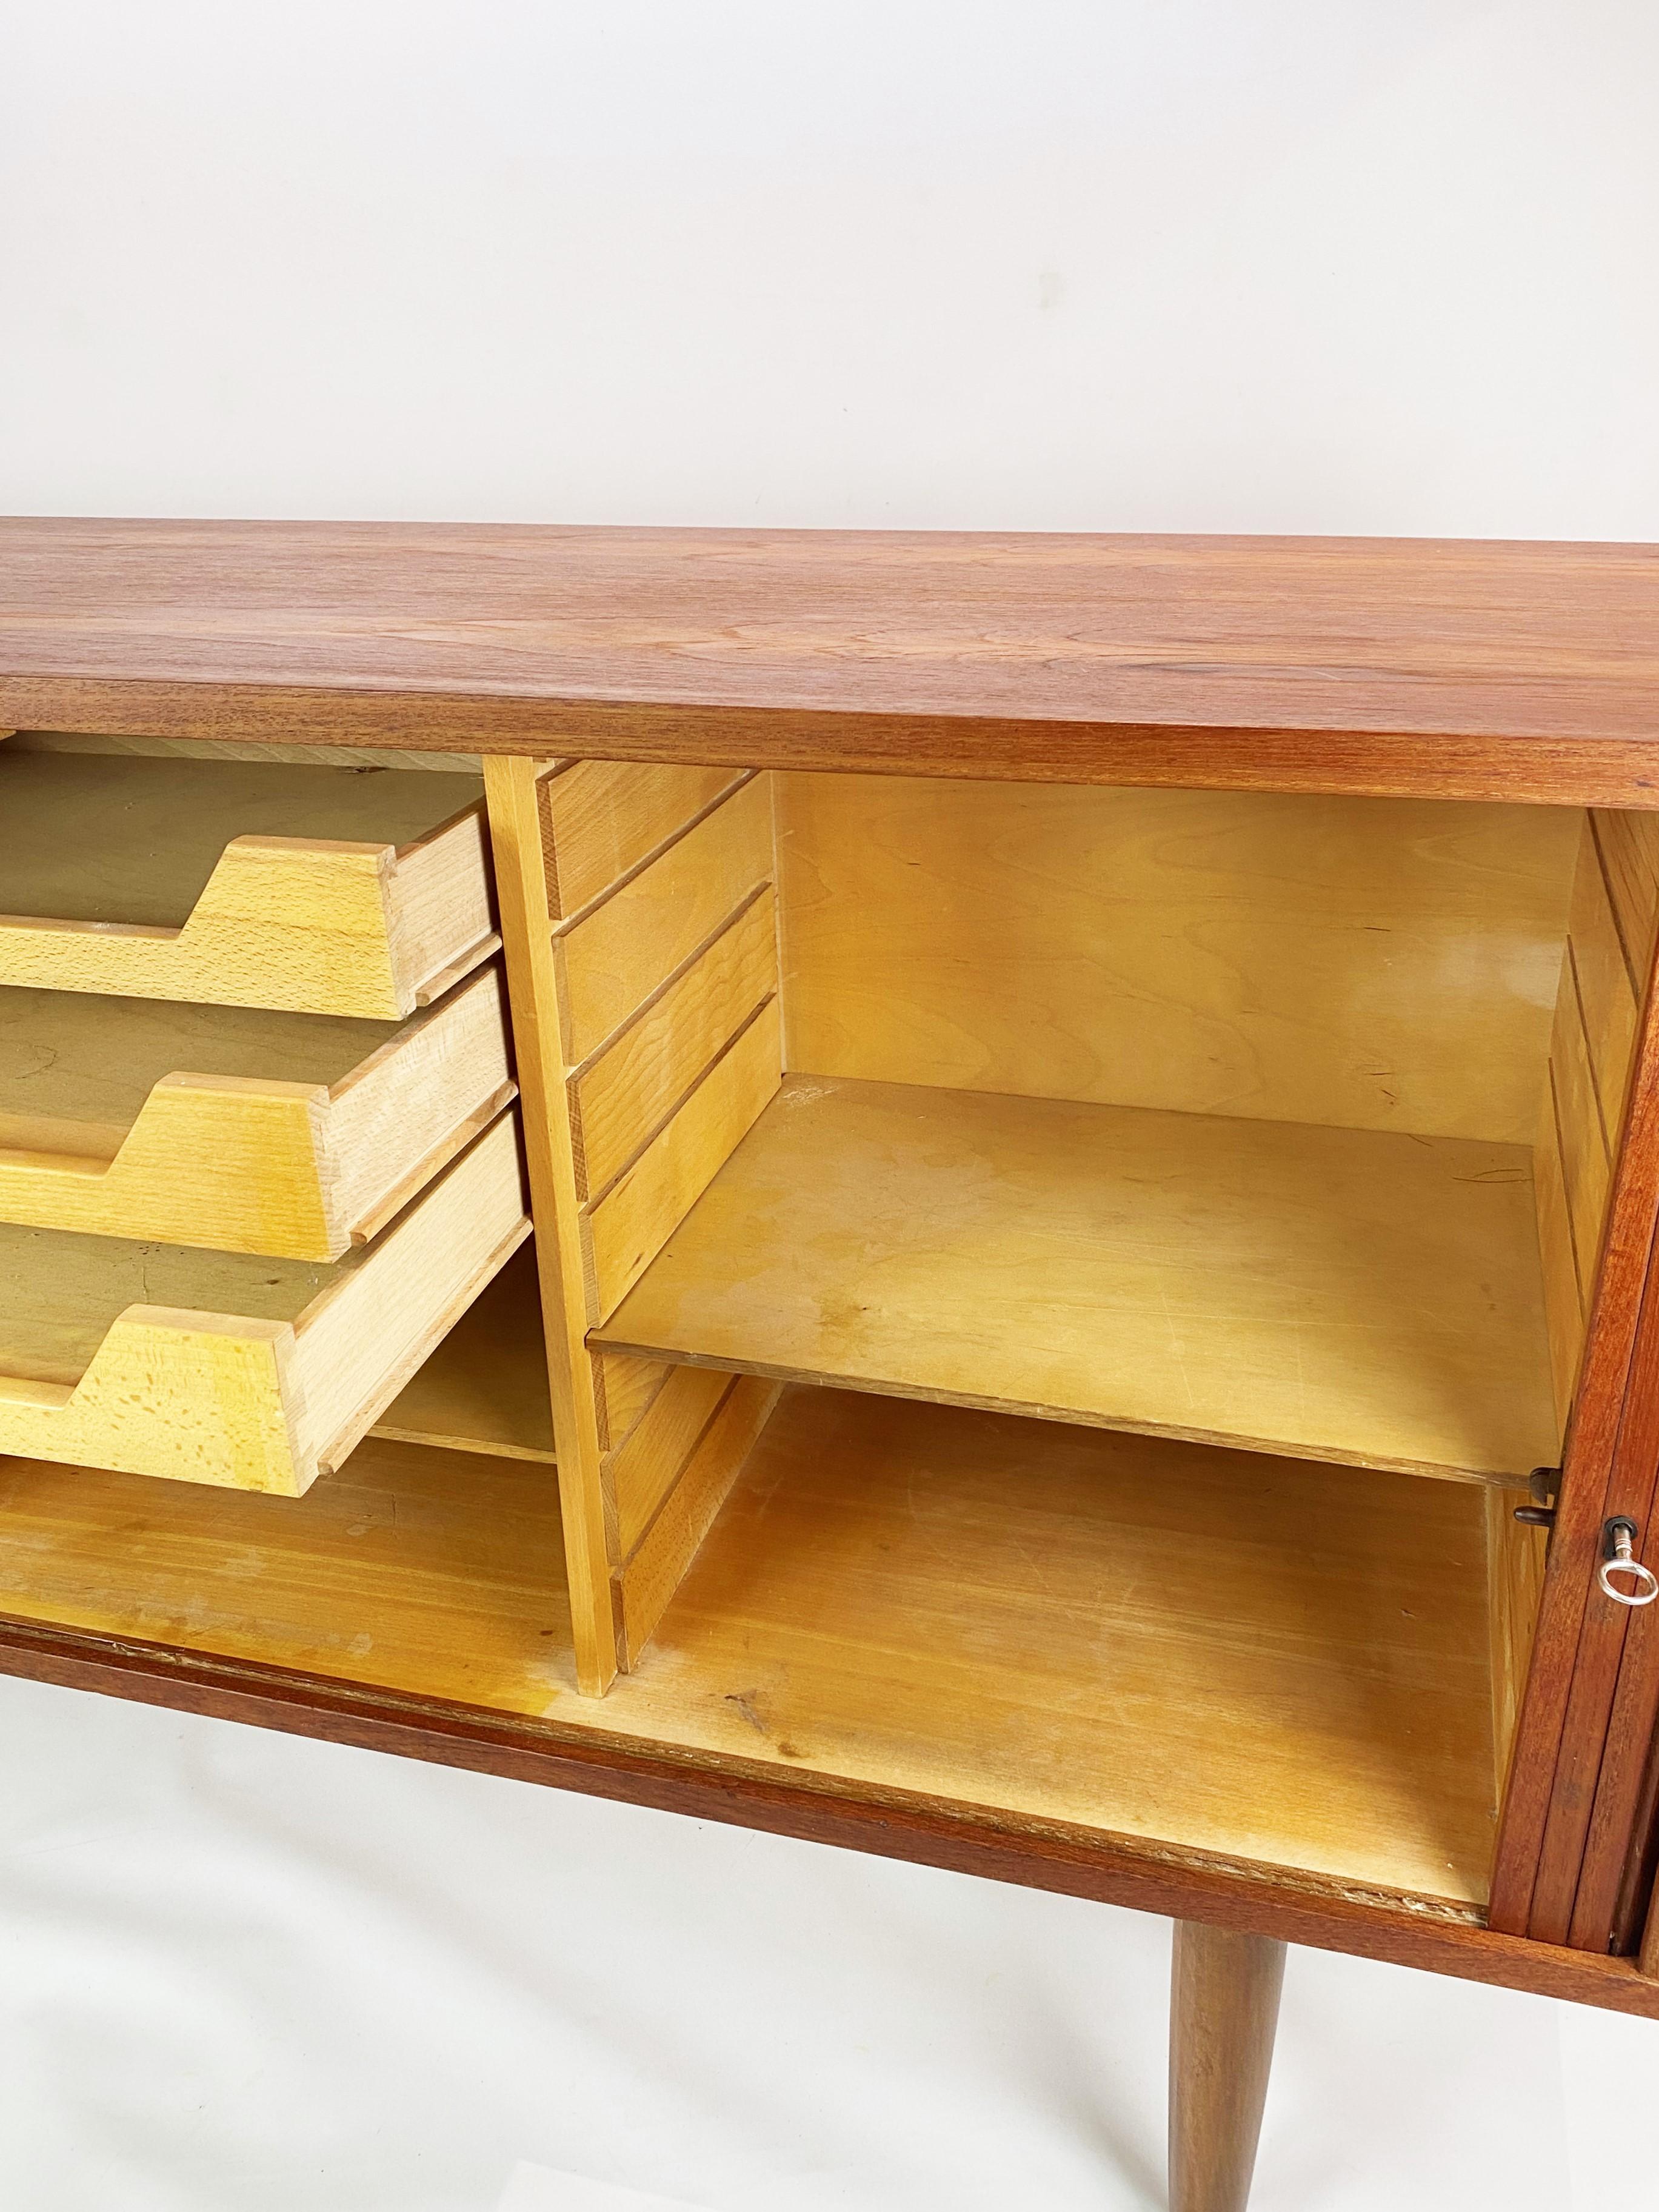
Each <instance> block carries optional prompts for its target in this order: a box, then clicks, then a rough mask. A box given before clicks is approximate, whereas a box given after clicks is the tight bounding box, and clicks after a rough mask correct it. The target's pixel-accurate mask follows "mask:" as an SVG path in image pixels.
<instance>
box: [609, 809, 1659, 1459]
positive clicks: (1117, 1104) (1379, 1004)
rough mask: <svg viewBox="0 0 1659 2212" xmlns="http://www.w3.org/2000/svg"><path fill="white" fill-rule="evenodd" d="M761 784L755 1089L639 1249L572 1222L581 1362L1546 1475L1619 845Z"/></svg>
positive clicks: (1568, 1368)
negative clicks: (766, 1063) (769, 848)
mask: <svg viewBox="0 0 1659 2212" xmlns="http://www.w3.org/2000/svg"><path fill="white" fill-rule="evenodd" d="M772 781H773V784H774V792H773V804H774V813H775V860H774V864H773V889H774V891H775V915H776V924H777V930H778V941H779V947H780V957H779V966H778V971H777V1000H778V1010H779V1014H780V1017H781V1019H780V1022H779V1031H778V1034H779V1040H780V1044H779V1054H778V1070H777V1072H778V1075H779V1081H778V1083H777V1084H776V1085H775V1086H774V1090H773V1094H772V1095H770V1096H769V1097H768V1099H767V1101H766V1103H765V1104H764V1108H763V1110H762V1111H761V1112H760V1113H759V1114H758V1115H757V1116H756V1117H755V1118H754V1119H753V1121H752V1126H750V1127H748V1128H747V1129H746V1131H745V1132H744V1133H742V1135H741V1138H740V1140H739V1141H737V1142H735V1143H734V1144H732V1145H731V1146H729V1147H727V1148H726V1152H725V1154H724V1156H723V1157H721V1158H716V1159H715V1160H714V1165H715V1166H716V1167H717V1169H718V1172H715V1173H714V1174H713V1176H712V1178H711V1179H710V1180H709V1181H708V1184H707V1187H706V1188H704V1189H703V1190H702V1193H701V1194H700V1196H699V1197H698V1198H697V1200H696V1203H694V1204H692V1205H691V1206H689V1207H688V1208H686V1210H685V1211H684V1214H683V1215H682V1216H681V1218H679V1219H678V1220H677V1221H676V1222H674V1223H673V1224H672V1225H671V1231H670V1233H668V1234H667V1235H666V1236H665V1237H664V1238H663V1240H662V1242H661V1243H660V1245H659V1248H658V1249H655V1250H654V1251H648V1250H646V1249H643V1247H644V1245H645V1244H646V1243H647V1241H648V1240H647V1239H645V1238H641V1237H639V1236H638V1235H635V1236H633V1237H630V1238H629V1239H625V1240H623V1249H618V1250H617V1251H615V1252H611V1251H608V1250H607V1249H605V1247H604V1244H603V1241H602V1240H596V1258H595V1265H594V1268H593V1279H592V1293H593V1301H592V1303H593V1307H594V1308H595V1309H596V1310H593V1312H592V1318H593V1320H594V1322H595V1323H596V1328H595V1330H594V1334H593V1338H592V1341H593V1342H594V1343H595V1345H596V1346H599V1347H600V1348H601V1349H603V1350H605V1351H608V1352H616V1353H621V1354H625V1355H629V1356H631V1357H633V1358H650V1359H657V1360H666V1361H684V1362H692V1363H696V1362H707V1363H708V1364H713V1365H717V1366H721V1367H726V1368H732V1369H738V1370H744V1371H748V1372H751V1373H754V1374H757V1375H763V1376H771V1377H774V1378H776V1379H779V1380H786V1381H787V1380H804V1381H811V1382H814V1383H828V1384H836V1385H844V1386H851V1387H854V1388H858V1389H872V1390H878V1391H890V1392H893V1393H896V1394H898V1395H915V1396H918V1397H922V1398H927V1399H931V1400H936V1401H944V1402H948V1403H953V1404H959V1405H968V1406H978V1407H988V1408H992V1409H1000V1408H1011V1409H1017V1410H1019V1411H1021V1412H1024V1413H1030V1414H1036V1415H1039V1416H1042V1417H1043V1418H1046V1419H1060V1420H1074V1421H1079V1422H1084V1423H1089V1424H1097V1425H1103V1426H1109V1427H1114V1428H1122V1429H1127V1430H1132V1431H1139V1432H1142V1433H1147V1434H1160V1435H1169V1436H1175V1437H1185V1438H1190V1439H1195V1440H1200V1441H1205V1442H1211V1443H1224V1444H1229V1445H1239V1446H1243V1447H1247V1448H1249V1449H1258V1450H1268V1451H1284V1452H1287V1453H1292V1454H1301V1455H1314V1456H1317V1457H1318V1458H1320V1459H1322V1460H1325V1461H1331V1462H1343V1463H1349V1464H1353V1465H1358V1466H1364V1467H1371V1468H1383V1469H1400V1470H1404V1471H1410V1472H1415V1473H1419V1474H1434V1475H1445V1476H1452V1477H1462V1478H1471V1477H1472V1478H1474V1479H1477V1480H1488V1481H1497V1482H1500V1483H1505V1484H1524V1483H1525V1481H1526V1480H1527V1477H1528V1474H1529V1473H1530V1471H1531V1469H1532V1468H1534V1467H1538V1466H1543V1465H1549V1464H1552V1463H1553V1462H1554V1460H1555V1458H1556V1456H1557V1455H1558V1452H1559V1443H1560V1433H1561V1425H1562V1422H1563V1419H1564V1416H1565V1408H1566V1406H1567V1404H1568V1402H1569V1401H1570V1398H1571V1389H1572V1386H1573V1382H1574V1379H1575V1373H1576V1365H1577V1357H1578V1352H1579V1349H1580V1346H1581V1345H1582V1338H1583V1325H1584V1315H1585V1310H1586V1306H1587V1303H1588V1297H1589V1290H1590V1287H1591V1282H1592V1279H1593V1274H1594V1268H1595V1256H1596V1251H1597V1248H1598V1244H1599V1240H1600V1234H1601V1224H1602V1218H1603V1216H1604V1213H1605V1209H1606V1205H1607V1193H1608V1188H1609V1184H1610V1178H1611V1166H1612V1159H1613V1151H1614V1148H1615V1146H1616V1143H1617V1138H1618V1131H1619V1122H1620V1111H1621V1107H1622V1102H1623V1095H1624V1089H1625V1084H1626V1078H1627V1073H1628V1069H1629V1066H1630V1060H1631V1054H1632V1047H1633V1042H1634V1036H1635V1027H1636V1013H1637V1006H1638V997H1637V992H1638V978H1640V977H1641V976H1643V975H1644V973H1645V962H1646V958H1647V955H1648V948H1649V945H1650V940H1651V935H1652V930H1653V915H1654V905H1655V884H1656V882H1659V860H1656V854H1659V847H1656V845H1655V844H1654V842H1653V841H1652V839H1651V838H1650V836H1648V835H1647V834H1646V831H1647V823H1646V822H1645V820H1644V818H1642V817H1597V819H1596V820H1595V821H1592V820H1590V819H1589V817H1585V816H1584V815H1583V814H1581V813H1574V812H1570V811H1565V810H1559V809H1541V808H1528V807H1519V806H1504V805H1468V804H1460V803H1453V802H1437V801H1415V800H1401V799H1325V798H1318V797H1305V796H1272V795H1265V796H1264V795H1262V794H1259V793H1212V792H1188V791H1144V790H1120V789H1110V788H1102V787H1075V788H1074V787H1054V786H1038V785H997V784H981V783H967V782H959V783H942V782H939V781H911V780H908V779H902V778H891V779H890V778H876V777H867V776H866V777H859V776H833V775H784V776H778V777H775V778H774V779H772ZM1621 901H1622V902H1623V911H1621V905H1620V902H1621ZM579 952H580V945H577V944H576V943H574V942H573V944H572V946H571V956H572V958H573V960H574V959H575V957H576V956H577V955H578V953H579ZM633 1018H634V1019H635V1020H637V1019H639V1018H640V1017H639V1016H638V1015H635V1016H634V1017H633ZM628 1028H629V1024H628V1023H624V1024H622V1025H621V1031H620V1034H619V1035H618V1036H617V1038H615V1039H614V1040H613V1039H611V1038H605V1039H602V1040H601V1041H600V1042H599V1045H598V1046H597V1047H596V1048H593V1049H592V1051H591V1052H590V1054H589V1056H588V1065H589V1066H590V1067H598V1066H602V1065H603V1062H604V1060H605V1055H606V1054H607V1053H608V1052H617V1051H621V1050H625V1049H626V1043H627V1030H628ZM589 1079H590V1080H591V1077H590V1078H589ZM617 1180H620V1181H621V1182H624V1183H625V1182H626V1181H627V1172H626V1168H625V1167H624V1168H623V1170H622V1171H621V1173H620V1176H618V1177H617ZM607 1196H608V1193H607V1192H606V1191H605V1190H604V1189H601V1190H600V1191H599V1194H598V1195H597V1198H595V1197H594V1196H592V1194H590V1200H589V1212H590V1215H592V1216H593V1217H595V1218H597V1219H602V1218H603V1215H604V1212H605V1200H606V1197H607Z"/></svg>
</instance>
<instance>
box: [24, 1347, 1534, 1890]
mask: <svg viewBox="0 0 1659 2212" xmlns="http://www.w3.org/2000/svg"><path fill="white" fill-rule="evenodd" d="M0 1501H3V1512H0V1594H3V1595H0V1609H3V1610H4V1611H5V1612H8V1613H14V1614H21V1615H22V1616H24V1617H25V1618H27V1619H30V1620H43V1621H49V1622H53V1623H58V1624H61V1625H64V1626H74V1627H77V1628H82V1629H92V1630H96V1631H99V1632H104V1633H107V1634H110V1635H112V1636H118V1637H136V1638H149V1639H155V1640H159V1641H161V1642H163V1643H167V1644H179V1645H182V1646H184V1647H185V1648H187V1649H190V1650H198V1651H212V1652H215V1653H219V1654H223V1655H226V1656H230V1657H233V1658H243V1659H249V1660H254V1661H262V1662H268V1663H271V1664H275V1665H279V1666H283V1667H290V1668H303V1669H307V1670H309V1671H312V1672H315V1673H319V1674H325V1675H329V1676H332V1677H334V1678H336V1679H338V1680H348V1681H353V1682H359V1683H372V1684H375V1685H380V1686H386V1687H388V1688H391V1689H393V1690H396V1691H398V1692H405V1693H408V1694H410V1695H416V1696H429V1697H437V1698H447V1699H456V1700H459V1701H460V1702H462V1703H464V1704H467V1705H483V1706H486V1707H490V1708H493V1709H495V1710H496V1711H502V1712H508V1713H513V1714H516V1715H523V1716H528V1717H532V1718H533V1719H534V1720H537V1721H546V1722H547V1723H549V1724H550V1729H552V1730H553V1731H556V1732H557V1731H562V1732H563V1734H564V1735H566V1736H569V1735H572V1734H573V1733H574V1734H576V1735H581V1734H592V1735H597V1736H599V1737H601V1738H609V1739H611V1741H615V1739H616V1738H617V1737H618V1736H622V1737H626V1738H632V1739H635V1740H637V1741H641V1742H648V1743H659V1744H668V1745H671V1746H676V1747H683V1748H684V1749H685V1750H687V1751H690V1752H692V1753H696V1755H697V1757H698V1759H699V1762H700V1764H702V1765H703V1766H704V1767H705V1769H706V1770H707V1769H711V1768H712V1769H713V1770H714V1771H716V1772H718V1771H720V1768H721V1767H722V1766H726V1767H728V1768H730V1769H732V1770H736V1771H746V1772H748V1773H750V1774H753V1773H755V1772H756V1771H763V1772H764V1771H771V1772H775V1773H777V1774H780V1775H788V1776H790V1777H792V1778H800V1777H802V1776H807V1777H817V1778H820V1779H821V1780H822V1781H823V1784H824V1786H825V1788H826V1789H827V1790H830V1791H832V1792H833V1790H834V1789H835V1787H836V1784H837V1783H838V1782H842V1783H847V1784H854V1785H857V1786H858V1787H859V1788H860V1790H863V1791H865V1792H866V1793H867V1791H868V1790H870V1789H871V1788H874V1789H877V1790H891V1791H894V1792H897V1793H901V1794H902V1795H903V1796H907V1797H909V1798H912V1799H914V1798H915V1796H925V1797H927V1798H930V1799H933V1800H940V1799H943V1800H946V1801H949V1802H951V1803H952V1804H955V1805H957V1806H963V1805H966V1806H971V1807H975V1808H984V1809H985V1810H986V1812H987V1815H989V1816H995V1818H996V1819H997V1820H1000V1823H1001V1824H1002V1825H1003V1826H1006V1827H1007V1828H1008V1829H1010V1830H1013V1831H1018V1830H1019V1829H1020V1827H1021V1826H1022V1825H1023V1824H1029V1823H1030V1822H1033V1821H1039V1822H1042V1823H1046V1824H1051V1825H1052V1824H1061V1825H1062V1826H1074V1827H1078V1828H1081V1829H1084V1830H1086V1831H1089V1832H1096V1833H1098V1832H1103V1831H1104V1832H1116V1833H1123V1834H1128V1835H1131V1836H1134V1837H1138V1838H1149V1839H1152V1841H1154V1842H1155V1843H1157V1844H1160V1845H1162V1846H1166V1847H1168V1848H1169V1849H1170V1850H1172V1851H1174V1852H1176V1854H1178V1855H1179V1854H1185V1855H1188V1857H1190V1855H1192V1854H1212V1855H1216V1856H1219V1857H1226V1858H1232V1859H1243V1860H1249V1861H1258V1862H1266V1863H1273V1864H1275V1865H1282V1866H1286V1867H1292V1868H1297V1869H1305V1870H1306V1871H1307V1873H1308V1874H1309V1875H1310V1878H1313V1879H1314V1880H1315V1881H1316V1880H1317V1878H1319V1877H1328V1878H1329V1879H1330V1880H1332V1881H1334V1882H1337V1883H1340V1884H1341V1885H1343V1886H1345V1887H1350V1886H1364V1887H1367V1888H1370V1889H1376V1888H1382V1889H1387V1890H1399V1891H1405V1892H1407V1893H1415V1894H1420V1895H1425V1896H1429V1897H1433V1898H1437V1899H1450V1900H1454V1901H1455V1903H1456V1904H1457V1905H1462V1907H1464V1908H1465V1909H1467V1910H1469V1911H1473V1908H1474V1906H1476V1905H1479V1903H1480V1900H1481V1899H1483V1898H1484V1895H1485V1883H1486V1863H1487V1860H1488V1857H1489V1855H1490V1852H1491V1849H1492V1810H1493V1797H1494V1784H1493V1772H1492V1750H1491V1733H1490V1712H1489V1699H1488V1669H1487V1657H1486V1650H1487V1644H1486V1638H1487V1624H1486V1576H1485V1567H1484V1553H1483V1540H1482V1520H1483V1515H1482V1505H1483V1500H1482V1498H1481V1497H1480V1493H1479V1492H1476V1491H1474V1489H1472V1488H1469V1487H1468V1486H1460V1485H1456V1484H1450V1483H1421V1482H1415V1481H1413V1480H1410V1479H1408V1478H1406V1477H1397V1476H1389V1475H1378V1476H1377V1477H1376V1478H1375V1480H1370V1481H1367V1482H1355V1481H1353V1480H1352V1479H1351V1478H1348V1477H1346V1475H1343V1474H1340V1473H1336V1472H1334V1471H1333V1470H1331V1469H1330V1468H1322V1467H1318V1466H1314V1465H1309V1464H1305V1463H1302V1462H1296V1461H1291V1460H1286V1459H1282V1458H1265V1457H1259V1456H1254V1455H1244V1454H1234V1453H1222V1452H1214V1451H1210V1450H1206V1449H1200V1448H1198V1447H1195V1446H1191V1445H1186V1444H1181V1443H1170V1442H1167V1441H1162V1440H1153V1439H1148V1438H1141V1437H1122V1436H1113V1435H1109V1434H1105V1433H1103V1432H1101V1431H1095V1430H1087V1429H1079V1428H1075V1427H1065V1426H1060V1425H1054V1424H1049V1423H1043V1422H1036V1421H1026V1420H1018V1419H1007V1418H1005V1417H998V1416H995V1415H989V1414H984V1413H964V1412H960V1411H957V1410H955V1409H952V1408H946V1407H938V1406H927V1405H920V1404H904V1403H901V1402H897V1401H893V1400H891V1399H882V1398H874V1397H869V1396H862V1395H847V1394H829V1393H820V1392H810V1391H804V1390H802V1391H793V1392H787V1393H786V1394H785V1396H784V1399H783V1401H782V1404H781V1407H780V1409H779V1411H778V1413H776V1414H775V1417H774V1419H773V1420H772V1423H771V1425H770V1426H769V1429H768V1430H767V1431H766V1432H765V1434H764V1436H763V1437H762V1439H761V1441H760V1443H759V1444H758V1445H757V1447H756V1449H755V1450H754V1451H753V1452H752V1453H751V1455H750V1458H749V1460H748V1462H747V1464H746V1466H745V1468H744V1471H743V1473H742V1474H741V1475H740V1476H739V1478H738V1484H737V1486H736V1488H735V1490H734V1491H733V1492H732V1497H731V1499H730V1501H729V1503H728V1504H727V1505H726V1509H725V1510H724V1511H723V1513H722V1514H721V1516H720V1519H719V1520H718V1521H717V1522H716V1523H715V1525H714V1530H713V1533H712V1534H711V1535H710V1536H709V1538H708V1541H707V1543H706V1544H705V1545H704V1547H703V1549H702V1552H701V1553H700V1554H699V1556H698V1559H697V1560H696V1564H695V1565H694V1566H693V1568H692V1570H691V1572H690V1576H689V1577H688V1578H687V1580H686V1581H685V1583H684V1585H683V1586H682V1588H681V1589H680V1592H679V1594H678V1597H677V1598H676V1599H675V1601H673V1603H672V1604H671V1606H670V1607H669V1610H668V1612H667V1613H666V1615H665V1619H664V1620H663V1622H662V1624H661V1626H660V1627H659V1630H658V1632H657V1636H656V1638H655V1641H654V1643H653V1647H652V1649H651V1650H649V1651H648V1652H647V1654H646V1656H645V1658H644V1659H643V1661H642V1662H641V1665H640V1668H639V1670H638V1672H637V1673H635V1674H633V1675H631V1676H628V1677H624V1678H623V1679H622V1680H619V1681H618V1682H617V1684H616V1686H614V1688H613V1689H612V1690H611V1693H610V1695H609V1696H608V1697H606V1698H605V1699H604V1701H603V1702H602V1703H597V1704H596V1703H594V1702H592V1701H591V1700H589V1699H584V1698H582V1697H580V1696H579V1695H578V1694H577V1692H576V1690H575V1687H574V1669H573V1663H572V1658H571V1651H570V1644H569V1631H568V1622H567V1620H566V1616H565V1606H564V1598H563V1593H562V1565H561V1556H562V1555H561V1549H560V1542H559V1520H558V1505H557V1499H556V1486H555V1485H554V1484H552V1483H551V1482H550V1481H549V1480H548V1479H547V1474H546V1470H545V1469H544V1468H540V1467H537V1466H533V1465H531V1464H528V1463H526V1462H515V1461H513V1460H507V1459H484V1458H478V1457H471V1456H461V1455H455V1454H449V1453H445V1452H440V1451H430V1450H424V1449H420V1448H419V1447H417V1446H414V1445H410V1444H404V1443H382V1442H380V1441H378V1440H371V1441H370V1442H368V1443H365V1444H364V1445H363V1446H362V1448H361V1449H359V1450H358V1451H357V1452H356V1453H355V1454H354V1455H353V1456H352V1458H351V1460H350V1462H349V1464H348V1465H347V1466H346V1467H345V1468H343V1470H342V1471H341V1472H340V1473H339V1474H337V1475H336V1476H335V1477H334V1478H333V1479H332V1480H328V1481H324V1482H319V1484H318V1485H317V1486H315V1487H314V1488H313V1490H312V1491H311V1492H310V1493H309V1494H308V1495H307V1497H306V1498H303V1499H301V1500H298V1501H291V1500H287V1499H274V1498H248V1497H237V1496H234V1495H232V1494H230V1493H228V1492H213V1491H206V1490H198V1489H193V1488H191V1487H188V1486H185V1485H182V1484H179V1485H172V1484H160V1483H156V1484H145V1483H140V1482H136V1481H134V1480H131V1479H126V1478H123V1477H122V1476H119V1475H114V1474H96V1473H89V1472H88V1471H87V1470H86V1469H84V1468H58V1467H46V1466H41V1465H39V1464H31V1463H28V1462H21V1461H18V1462H10V1463H9V1464H6V1465H4V1466H0ZM230 1562H234V1568H235V1571H234V1574H232V1573H228V1571H227V1565H228V1563H230ZM204 1591H205V1592H209V1593H210V1600H209V1601H208V1602H207V1603H206V1604H205V1605H204Z"/></svg>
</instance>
